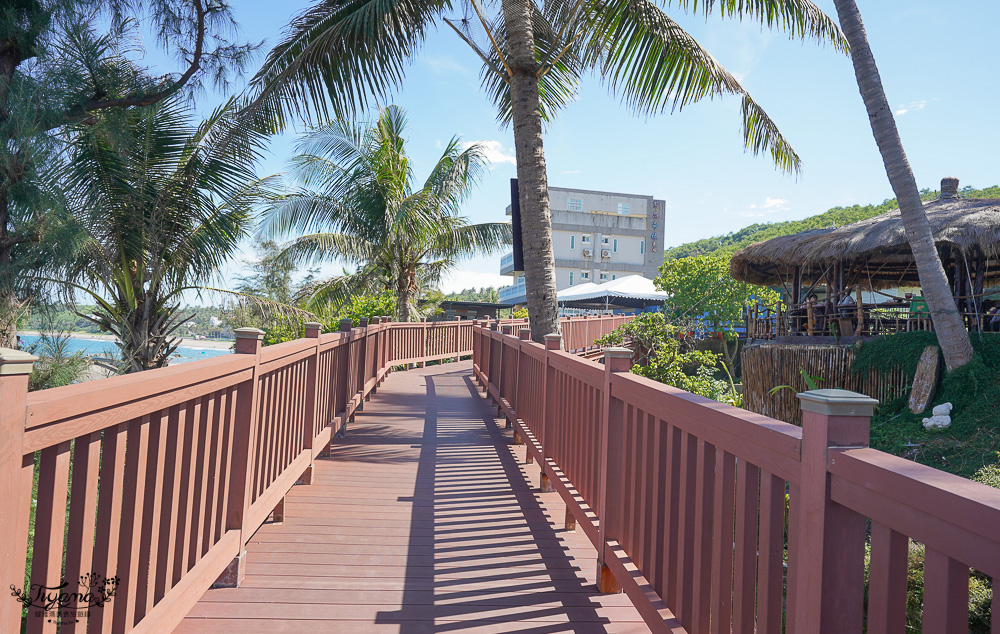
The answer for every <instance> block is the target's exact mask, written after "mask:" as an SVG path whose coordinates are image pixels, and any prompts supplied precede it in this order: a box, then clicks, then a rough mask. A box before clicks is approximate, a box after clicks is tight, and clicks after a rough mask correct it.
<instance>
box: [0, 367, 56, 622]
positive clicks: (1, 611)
mask: <svg viewBox="0 0 1000 634" xmlns="http://www.w3.org/2000/svg"><path fill="white" fill-rule="evenodd" d="M37 359H38V357H36V356H33V355H30V354H28V353H27V352H24V351H22V350H13V349H11V348H0V404H2V405H0V500H3V501H4V503H3V504H4V510H3V513H0V580H2V581H3V583H4V584H5V586H6V587H8V588H9V586H10V585H15V586H17V587H21V584H23V583H24V571H25V564H26V563H27V562H26V560H27V557H28V520H29V517H30V514H31V493H32V491H31V488H32V485H31V483H32V478H33V475H34V468H35V463H34V460H33V458H32V457H31V456H29V457H28V458H27V459H25V458H24V452H23V451H22V447H23V441H24V426H25V416H26V415H27V414H26V412H27V409H26V408H27V397H28V375H30V374H31V368H32V364H33V363H34V362H35V361H36V360H37ZM60 534H61V533H60ZM0 631H2V632H20V631H21V604H20V602H18V601H16V600H15V599H14V598H13V597H4V600H3V601H0Z"/></svg>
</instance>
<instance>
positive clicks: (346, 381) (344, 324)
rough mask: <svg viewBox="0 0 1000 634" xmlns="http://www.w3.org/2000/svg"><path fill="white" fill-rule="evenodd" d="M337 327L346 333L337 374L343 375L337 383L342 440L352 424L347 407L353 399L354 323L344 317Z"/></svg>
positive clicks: (352, 414) (352, 415)
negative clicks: (341, 404)
mask: <svg viewBox="0 0 1000 634" xmlns="http://www.w3.org/2000/svg"><path fill="white" fill-rule="evenodd" d="M339 326H340V327H339V330H340V332H343V333H347V337H346V339H345V341H344V344H343V346H344V353H343V354H344V357H343V361H344V363H343V369H342V370H341V372H340V373H338V374H342V375H343V380H342V381H339V383H340V385H339V389H340V390H341V392H342V394H341V396H342V398H341V399H340V402H341V403H343V404H344V422H343V423H341V426H340V429H339V430H337V434H339V435H340V437H341V438H343V437H344V436H346V435H347V423H348V422H349V421H351V422H353V420H354V413H353V412H351V413H350V414H348V413H347V410H348V407H349V406H350V404H351V399H352V398H353V397H354V395H353V394H352V393H351V341H353V339H354V322H353V321H351V319H350V318H348V317H345V318H343V319H341V320H340V324H339ZM331 442H332V441H331Z"/></svg>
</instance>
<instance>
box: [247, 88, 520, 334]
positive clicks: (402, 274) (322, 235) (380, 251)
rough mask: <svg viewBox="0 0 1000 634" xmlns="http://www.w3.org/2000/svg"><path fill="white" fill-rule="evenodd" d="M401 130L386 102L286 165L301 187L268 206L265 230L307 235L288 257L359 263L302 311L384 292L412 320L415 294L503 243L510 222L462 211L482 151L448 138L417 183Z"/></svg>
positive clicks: (401, 120)
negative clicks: (370, 117) (471, 218)
mask: <svg viewBox="0 0 1000 634" xmlns="http://www.w3.org/2000/svg"><path fill="white" fill-rule="evenodd" d="M406 127H407V122H406V117H405V115H404V114H403V111H402V110H400V109H399V108H397V107H395V106H388V107H386V108H384V109H382V110H381V113H380V116H379V119H378V121H377V122H376V123H375V125H374V126H372V127H371V128H367V127H365V126H363V125H356V124H353V123H350V122H346V121H342V120H338V121H335V122H332V123H329V124H325V125H320V126H318V127H316V128H313V129H312V130H311V131H309V132H308V133H307V134H306V135H305V136H304V137H303V139H302V140H301V141H300V143H299V150H300V151H301V152H302V154H301V155H300V156H298V157H297V158H296V159H295V161H294V165H293V171H294V172H295V174H296V175H297V177H298V180H299V181H300V182H301V183H302V184H303V187H301V188H299V189H298V190H296V191H293V192H291V193H289V194H287V195H285V196H284V197H282V199H281V200H280V201H279V202H278V203H277V204H276V205H275V206H274V207H273V208H272V209H271V211H270V214H269V219H268V221H267V223H266V224H265V225H264V232H265V234H266V235H267V236H269V237H273V236H280V235H288V234H289V233H292V232H296V233H299V234H303V233H304V234H306V235H301V236H300V237H298V238H296V239H294V240H293V241H292V242H291V243H289V244H288V245H287V246H286V247H285V249H284V252H283V253H284V255H285V256H286V257H287V258H289V259H290V260H291V261H293V262H296V263H304V262H316V261H323V260H327V261H330V260H344V259H346V260H348V261H349V262H351V263H353V264H355V265H356V267H357V268H356V270H355V271H354V272H352V273H346V272H345V273H344V274H343V275H338V276H335V277H333V278H328V279H324V280H320V281H317V282H315V283H313V284H311V285H309V286H308V287H307V288H306V295H307V304H306V307H307V308H309V309H311V310H316V311H318V310H320V309H321V308H323V306H324V304H332V305H333V306H334V307H336V306H338V305H340V304H344V303H346V302H349V301H350V299H351V298H352V297H357V296H360V295H379V294H380V293H382V292H383V291H386V290H388V291H391V292H392V293H393V295H394V296H395V298H396V316H397V318H399V319H400V320H401V321H409V320H410V319H411V318H413V317H415V316H416V315H417V299H418V297H420V296H421V294H422V293H426V292H427V291H428V290H430V289H432V288H434V287H435V286H436V284H437V283H438V281H439V280H440V278H441V276H442V274H444V273H445V272H446V271H448V270H450V269H452V268H453V267H454V266H455V264H456V262H457V260H458V259H459V258H462V257H464V256H468V255H474V254H477V253H491V252H495V251H497V250H498V249H500V248H501V247H502V245H504V244H509V243H510V225H509V224H507V223H484V224H476V225H470V224H468V223H467V222H466V218H464V217H463V216H460V215H459V211H460V209H461V205H462V203H463V202H464V201H465V199H466V198H467V196H468V194H469V192H470V191H471V190H472V188H473V187H474V186H475V185H476V183H477V182H478V180H479V177H480V175H481V174H482V171H483V169H484V167H485V159H484V158H483V154H482V149H481V148H480V147H479V146H478V145H472V146H470V147H468V148H466V149H464V150H463V149H461V143H460V142H459V139H458V138H457V137H455V138H452V139H451V141H449V142H448V144H447V145H446V146H445V148H444V151H443V152H442V154H441V158H440V159H438V162H437V164H435V165H434V167H433V168H432V169H431V173H430V176H429V177H428V178H427V180H426V181H425V182H424V183H423V184H422V185H421V186H420V187H419V188H414V186H413V171H412V169H411V167H410V159H409V157H408V156H407V155H406V150H405V143H404V139H403V134H404V132H405V131H406Z"/></svg>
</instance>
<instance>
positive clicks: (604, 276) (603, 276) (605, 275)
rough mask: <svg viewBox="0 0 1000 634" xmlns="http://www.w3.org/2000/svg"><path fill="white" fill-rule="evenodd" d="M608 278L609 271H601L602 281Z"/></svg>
mask: <svg viewBox="0 0 1000 634" xmlns="http://www.w3.org/2000/svg"><path fill="white" fill-rule="evenodd" d="M607 280H608V274H607V273H601V281H602V282H606V281H607Z"/></svg>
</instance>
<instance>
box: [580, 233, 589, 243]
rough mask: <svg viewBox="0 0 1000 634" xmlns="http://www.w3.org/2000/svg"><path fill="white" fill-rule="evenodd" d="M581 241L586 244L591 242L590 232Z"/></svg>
mask: <svg viewBox="0 0 1000 634" xmlns="http://www.w3.org/2000/svg"><path fill="white" fill-rule="evenodd" d="M580 242H582V243H584V244H590V234H587V235H585V236H583V237H581V238H580Z"/></svg>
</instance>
